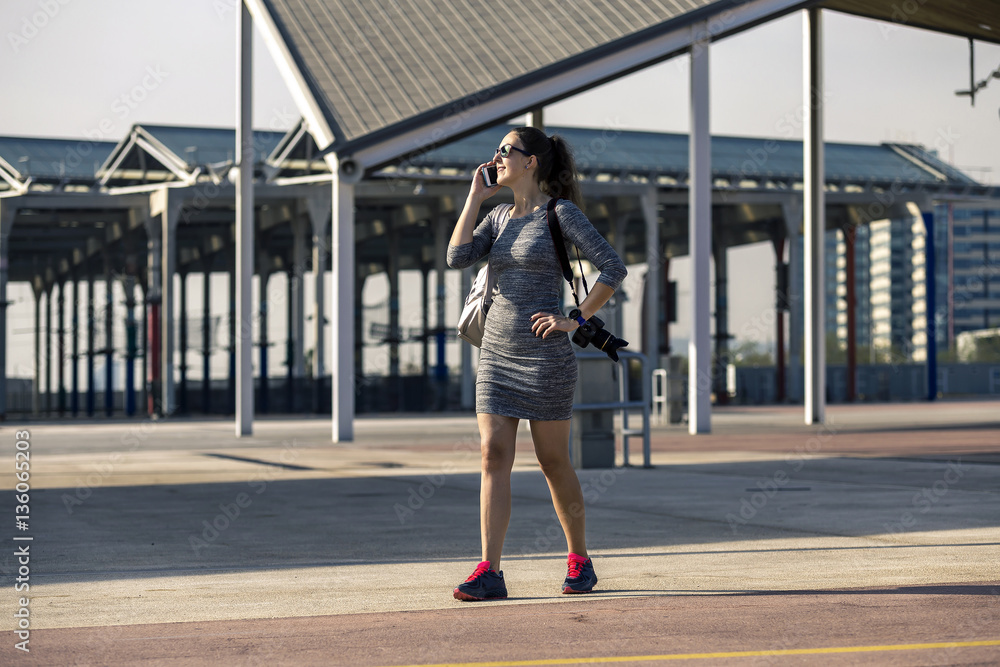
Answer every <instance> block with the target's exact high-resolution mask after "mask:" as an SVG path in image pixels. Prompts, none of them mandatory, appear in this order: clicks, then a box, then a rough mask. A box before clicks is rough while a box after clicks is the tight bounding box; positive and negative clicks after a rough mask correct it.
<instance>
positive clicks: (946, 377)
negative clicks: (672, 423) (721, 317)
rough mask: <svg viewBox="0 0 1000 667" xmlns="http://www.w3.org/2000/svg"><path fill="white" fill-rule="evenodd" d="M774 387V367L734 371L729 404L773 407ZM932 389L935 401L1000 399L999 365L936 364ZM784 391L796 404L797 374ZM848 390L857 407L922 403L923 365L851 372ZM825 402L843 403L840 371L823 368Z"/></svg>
mask: <svg viewBox="0 0 1000 667" xmlns="http://www.w3.org/2000/svg"><path fill="white" fill-rule="evenodd" d="M776 381H777V374H776V371H775V369H774V367H760V368H749V367H736V387H735V395H732V396H730V402H733V403H742V404H751V405H753V404H768V403H774V402H775V400H776V396H777V387H776V384H777V383H776ZM937 385H938V394H939V395H941V396H952V397H959V396H981V397H987V396H995V397H997V398H1000V364H996V363H994V364H990V363H967V364H938V383H937ZM785 386H786V387H787V388H788V390H787V391H786V394H788V398H789V400H791V401H800V400H801V398H802V390H801V387H802V386H803V383H802V369H801V368H794V369H786V384H785ZM854 386H855V400H856V401H858V402H865V401H871V402H887V401H920V400H924V399H926V398H927V367H926V366H925V365H924V364H881V365H873V366H867V365H866V366H857V367H856V369H855V385H854ZM796 388H798V391H797V392H796V391H795V389H796ZM826 400H827V401H828V402H830V403H843V402H845V401H846V400H847V367H846V366H843V365H836V366H827V368H826Z"/></svg>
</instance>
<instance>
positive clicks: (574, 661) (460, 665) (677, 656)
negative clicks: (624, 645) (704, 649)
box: [401, 639, 1000, 667]
mask: <svg viewBox="0 0 1000 667" xmlns="http://www.w3.org/2000/svg"><path fill="white" fill-rule="evenodd" d="M977 646H1000V639H989V640H984V641H974V642H937V643H933V644H889V645H885V646H833V647H828V648H791V649H775V650H769V651H732V652H729V653H673V654H668V655H631V656H612V657H605V658H550V659H546V660H509V661H499V662H442V663H436V664H433V665H427V664H424V665H405V666H401V667H536V666H537V665H582V664H588V665H598V664H608V663H614V662H654V661H667V660H706V659H715V660H718V659H720V658H754V657H761V656H782V655H824V654H830V653H869V652H875V651H925V650H928V649H936V648H974V647H977Z"/></svg>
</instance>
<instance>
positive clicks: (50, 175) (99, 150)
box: [0, 137, 115, 191]
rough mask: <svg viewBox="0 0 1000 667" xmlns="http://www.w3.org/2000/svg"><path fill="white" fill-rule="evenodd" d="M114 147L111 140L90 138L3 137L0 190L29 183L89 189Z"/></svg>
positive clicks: (23, 187) (18, 187) (1, 140)
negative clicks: (93, 139) (92, 139)
mask: <svg viewBox="0 0 1000 667" xmlns="http://www.w3.org/2000/svg"><path fill="white" fill-rule="evenodd" d="M114 147H115V144H114V143H113V142H110V141H91V140H89V139H44V138H38V137H0V191H2V190H10V189H15V190H23V189H25V188H26V187H27V186H28V185H29V184H33V185H39V184H45V185H47V186H51V187H55V188H63V187H66V186H70V185H84V186H86V187H88V188H89V187H90V186H91V185H93V183H94V180H95V179H94V175H95V174H96V173H97V170H98V169H99V168H100V166H101V164H102V163H103V162H104V160H106V159H107V157H108V155H109V154H110V153H111V151H112V150H114Z"/></svg>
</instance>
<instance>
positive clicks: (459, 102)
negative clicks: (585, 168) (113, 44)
mask: <svg viewBox="0 0 1000 667" xmlns="http://www.w3.org/2000/svg"><path fill="white" fill-rule="evenodd" d="M247 4H248V7H250V10H251V12H252V14H253V16H254V20H255V22H256V24H257V26H258V27H259V28H260V29H261V30H262V31H263V34H264V36H265V41H266V42H267V44H268V46H269V48H270V50H271V52H272V54H273V55H274V56H275V58H276V60H277V62H278V65H279V68H280V69H281V70H282V72H283V75H284V77H285V79H286V81H287V82H288V84H289V86H290V88H291V90H292V94H293V96H295V98H296V102H297V104H298V106H299V109H300V111H301V112H302V114H303V116H304V118H305V120H306V123H307V125H308V128H309V131H310V132H311V133H312V134H313V136H314V137H315V139H316V143H317V145H318V147H319V148H320V150H322V151H333V152H336V153H337V155H338V156H339V157H342V158H343V157H351V158H352V159H354V160H356V161H357V162H359V163H360V164H361V166H362V167H363V168H366V169H370V168H374V167H380V166H383V165H385V164H387V163H390V162H392V161H395V160H398V159H400V158H403V157H404V156H407V155H412V154H413V153H415V152H420V151H422V150H426V149H427V148H433V147H436V146H439V145H441V144H442V143H445V142H447V141H449V140H451V139H453V138H456V137H461V136H464V135H466V134H471V133H474V132H476V131H479V130H481V129H483V128H485V127H488V126H490V125H494V124H495V123H497V122H499V121H503V120H506V119H508V118H511V117H513V116H515V115H517V114H519V113H523V112H525V111H528V110H530V109H533V108H537V107H540V106H543V105H545V104H548V103H551V102H553V101H556V100H559V99H562V98H565V97H567V96H570V95H573V94H576V93H578V92H581V91H583V90H586V89H588V88H592V87H595V86H598V85H600V84H602V83H604V82H606V81H609V80H611V79H613V78H617V77H620V76H622V75H624V74H627V73H629V72H631V71H634V70H637V69H641V68H643V67H647V66H649V65H651V64H654V63H656V62H659V61H662V60H665V59H667V58H670V57H672V56H674V55H677V54H679V53H681V52H683V51H685V50H687V49H688V48H690V47H691V46H692V44H694V43H695V42H696V41H698V40H701V39H705V38H708V39H719V38H721V37H725V36H727V35H730V34H734V33H736V32H739V31H741V30H745V29H747V28H750V27H753V26H755V25H758V24H759V23H762V22H765V21H769V20H772V19H774V18H777V17H779V16H782V15H784V14H787V13H789V12H792V11H795V10H798V9H801V8H804V7H809V6H819V7H824V8H829V9H835V10H838V11H843V12H848V13H852V14H856V15H859V16H866V17H870V18H877V19H882V20H887V21H891V22H894V23H897V24H901V25H907V26H916V27H922V28H928V29H931V30H938V31H942V32H947V33H951V34H956V35H962V36H967V37H971V38H975V39H981V40H986V41H991V42H1000V11H997V2H996V0H913V2H909V3H900V2H899V1H898V0H864V1H863V2H862V1H861V0H827V1H825V2H819V1H817V0H812V1H802V0H714V1H713V0H646V1H645V2H641V3H636V2H631V1H630V0H588V1H587V2H584V3H573V4H569V3H565V2H561V1H559V0H506V1H505V2H502V3H497V2H493V1H487V0H468V1H466V2H457V1H456V0H396V1H395V2H393V3H391V4H389V3H368V2H361V1H360V0H248V2H247Z"/></svg>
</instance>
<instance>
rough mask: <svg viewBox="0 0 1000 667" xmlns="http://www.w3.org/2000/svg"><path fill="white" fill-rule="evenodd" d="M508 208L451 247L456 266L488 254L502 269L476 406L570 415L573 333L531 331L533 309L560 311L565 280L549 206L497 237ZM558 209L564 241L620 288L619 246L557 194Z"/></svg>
mask: <svg viewBox="0 0 1000 667" xmlns="http://www.w3.org/2000/svg"><path fill="white" fill-rule="evenodd" d="M510 208H511V205H510V204H501V205H500V206H497V207H496V208H494V209H493V210H492V211H490V212H489V213H488V214H487V215H486V218H484V219H483V221H482V222H481V223H480V224H479V226H477V227H476V230H475V232H473V238H472V242H471V243H466V244H463V245H460V246H453V245H449V246H448V265H449V266H451V267H452V268H455V269H464V268H465V267H468V266H472V265H473V264H475V263H476V262H477V261H479V260H480V259H482V258H483V257H485V256H486V255H487V254H488V255H489V256H490V262H491V263H492V270H493V271H495V272H496V274H497V293H496V294H495V295H494V297H493V305H492V306H491V307H490V311H489V314H488V315H487V317H486V330H485V332H484V334H483V345H482V349H481V353H480V357H479V371H478V374H477V376H476V412H477V413H485V414H494V415H504V416H507V417H517V418H519V419H529V420H543V421H547V420H553V419H569V418H570V417H571V416H572V414H573V394H574V392H575V390H576V377H577V368H576V357H575V356H574V354H573V347H572V344H571V343H570V337H569V336H568V335H565V334H562V333H555V334H550V335H549V337H548V338H545V339H543V338H541V337H540V336H535V334H534V333H532V331H531V325H532V322H531V316H532V315H534V314H535V313H539V312H545V313H558V312H559V297H560V295H561V293H562V288H563V285H564V284H566V280H565V279H564V278H563V275H562V270H561V269H560V267H559V259H558V257H557V256H556V250H555V245H554V244H553V242H552V235H551V234H550V233H549V227H548V219H547V212H546V208H545V207H544V206H542V207H541V208H539V209H538V210H536V211H534V212H533V213H529V214H528V215H526V216H524V217H520V218H513V219H511V220H510V221H508V222H507V224H506V226H504V227H503V228H502V231H501V232H500V235H499V237H498V236H497V230H498V229H499V228H500V226H501V225H500V222H501V221H502V220H504V219H505V218H506V217H507V215H508V211H509V209H510ZM556 213H557V214H558V217H559V225H560V227H561V228H562V232H563V237H564V238H565V240H566V242H567V246H569V245H570V244H573V245H576V246H577V247H578V248H579V249H580V252H581V254H582V255H584V256H585V257H586V258H587V259H588V260H590V262H591V263H592V264H593V265H594V266H595V267H597V268H598V269H599V270H600V272H601V275H600V277H599V278H598V279H597V282H600V283H604V284H605V285H607V286H609V287H611V289H615V290H617V289H618V286H619V285H620V284H621V282H622V280H623V279H624V278H625V274H626V270H625V264H624V263H623V262H622V261H621V259H620V258H619V257H618V255H617V254H616V253H615V251H614V249H613V248H612V247H611V246H610V245H609V244H608V242H607V241H605V240H604V237H603V236H601V235H600V234H599V233H598V231H597V230H596V229H594V226H593V225H592V224H591V222H590V220H588V219H587V216H586V215H584V214H583V212H582V211H581V210H580V209H579V208H577V207H576V205H574V204H573V203H571V202H569V201H567V200H560V201H559V203H558V204H557V205H556ZM570 257H571V260H572V258H573V257H574V255H570ZM580 296H581V297H582V296H583V295H582V294H581V295H580Z"/></svg>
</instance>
